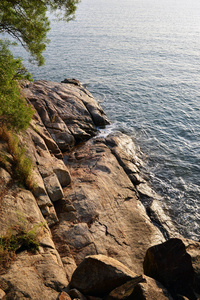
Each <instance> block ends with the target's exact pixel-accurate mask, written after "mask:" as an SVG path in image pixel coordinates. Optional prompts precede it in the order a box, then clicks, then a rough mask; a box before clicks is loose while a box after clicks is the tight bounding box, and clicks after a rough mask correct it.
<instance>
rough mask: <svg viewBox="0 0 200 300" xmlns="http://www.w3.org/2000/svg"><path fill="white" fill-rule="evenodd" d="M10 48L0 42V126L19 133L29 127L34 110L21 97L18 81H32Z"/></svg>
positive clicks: (6, 43) (7, 44) (5, 43)
mask: <svg viewBox="0 0 200 300" xmlns="http://www.w3.org/2000/svg"><path fill="white" fill-rule="evenodd" d="M8 46H9V43H8V42H2V41H1V40H0V125H1V126H2V125H6V126H7V127H8V128H12V129H15V130H16V131H19V130H21V129H25V128H27V127H28V125H29V122H30V120H31V117H32V114H33V110H32V108H31V107H30V105H28V104H27V102H26V101H25V99H24V98H23V96H22V95H21V93H20V89H19V84H18V80H20V79H30V74H28V72H27V71H26V69H25V68H24V66H23V65H22V62H21V59H14V57H13V55H12V54H11V52H10V50H9V49H8Z"/></svg>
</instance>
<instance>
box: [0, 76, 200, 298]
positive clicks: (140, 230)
mask: <svg viewBox="0 0 200 300" xmlns="http://www.w3.org/2000/svg"><path fill="white" fill-rule="evenodd" d="M24 93H25V96H26V99H27V101H28V103H30V104H31V105H33V107H34V108H35V114H34V117H33V119H32V121H31V124H30V127H29V128H28V129H27V130H26V132H25V133H24V134H21V135H20V136H19V138H20V141H21V143H22V144H23V145H24V146H26V148H27V155H28V156H30V157H31V159H32V161H33V164H34V171H33V180H34V181H35V182H36V185H35V186H34V189H33V191H32V192H30V191H28V190H25V189H23V188H21V187H19V186H17V184H16V183H15V182H13V181H12V178H11V175H12V174H11V175H10V174H8V173H7V172H6V171H5V170H4V169H2V168H0V172H1V181H2V189H3V190H2V193H4V197H3V198H2V204H1V210H2V218H1V220H0V226H1V228H2V234H6V232H7V231H8V229H9V228H13V226H14V227H16V226H22V224H21V223H20V222H22V220H25V221H23V224H26V226H27V227H30V228H35V227H34V226H38V233H37V234H38V235H37V237H38V241H39V244H40V248H39V251H38V252H37V253H36V254H30V253H29V252H28V251H27V250H26V249H25V251H24V250H22V251H21V252H19V254H17V255H16V260H14V261H13V262H11V264H10V266H9V268H8V269H6V270H4V272H3V273H1V274H0V284H1V282H4V286H5V287H3V286H2V285H1V286H0V288H1V289H2V290H3V292H4V293H5V294H6V296H7V297H8V299H9V297H10V299H11V298H12V297H15V299H23V297H22V295H24V293H26V294H28V295H29V298H30V299H35V300H36V299H39V298H40V299H41V298H44V299H47V298H48V299H52V300H54V299H59V300H61V299H62V298H59V297H61V295H62V294H64V293H66V294H67V295H68V296H67V297H70V298H67V299H72V300H73V299H75V298H77V297H78V298H79V299H83V298H81V297H82V296H80V294H79V296H77V294H76V296H73V295H74V294H73V293H74V292H73V293H72V290H73V289H74V288H75V289H78V291H79V292H81V293H83V294H84V297H86V298H87V299H88V300H91V298H90V297H91V296H96V297H97V296H98V297H100V298H101V299H103V298H104V299H105V295H106V297H108V294H109V293H110V292H112V290H113V289H114V288H117V287H119V286H121V285H123V284H124V283H125V282H126V281H128V282H129V281H130V280H132V279H133V278H137V280H139V281H136V282H135V283H134V285H133V286H132V290H131V291H132V292H133V294H134V293H136V290H137V289H139V290H140V289H142V290H141V291H143V292H141V293H144V291H146V292H145V293H147V294H148V295H149V293H152V294H156V295H157V296H156V297H157V299H163V300H164V299H171V298H170V297H171V296H170V295H169V297H168V298H166V297H165V296H164V295H165V294H166V293H168V291H170V293H172V294H173V293H175V295H176V294H177V293H180V292H181V293H182V295H185V296H187V295H193V293H194V292H193V289H194V290H195V293H197V292H198V289H197V288H196V285H197V286H198V284H199V265H198V257H199V256H200V244H199V243H197V242H194V241H190V240H184V239H183V238H182V237H181V236H180V235H179V234H178V233H177V232H176V230H175V228H174V226H173V223H172V222H171V220H170V218H168V217H167V216H166V215H165V213H164V211H162V209H161V207H160V206H159V202H158V201H157V199H156V198H157V197H158V196H157V195H156V194H155V193H154V192H153V191H152V190H151V189H150V187H149V186H148V185H147V183H146V182H145V181H144V179H143V178H142V177H141V174H140V171H139V166H140V165H141V164H142V161H141V160H140V159H139V158H138V156H137V153H136V149H135V145H134V142H133V139H132V138H131V137H130V136H127V135H125V134H123V133H120V132H118V133H117V132H115V133H111V134H109V135H108V136H106V137H105V136H104V137H103V136H98V135H97V129H98V127H105V126H106V124H108V123H109V121H108V119H107V117H106V115H105V113H104V111H103V110H102V108H101V107H100V106H99V105H98V103H97V102H96V101H95V99H94V98H93V96H92V95H91V94H90V93H89V92H88V91H87V90H85V88H84V87H83V86H82V85H81V84H80V82H79V81H76V80H73V82H72V80H70V81H69V80H68V81H67V82H65V83H55V82H49V81H44V80H42V81H36V82H34V83H27V85H26V86H25V87H24ZM0 145H1V147H4V144H1V143H0ZM2 149H3V148H2ZM63 155H67V158H66V156H65V157H64V158H65V160H63ZM64 162H65V163H64ZM8 187H10V188H9V189H8ZM13 195H14V196H13ZM141 196H142V197H144V198H145V199H148V209H147V208H144V205H143V204H142V202H141V200H140V197H141ZM148 215H150V217H151V219H150V218H149V216H148ZM19 216H20V218H19ZM152 220H153V221H152ZM39 224H43V225H42V226H40V227H39ZM161 225H162V228H163V230H161V228H160V227H161ZM11 226H12V227H11ZM168 242H169V244H170V243H172V244H173V246H170V248H169V250H170V249H175V255H177V253H178V252H177V251H176V249H177V248H176V247H179V246H180V247H181V249H182V250H181V251H182V252H181V257H183V261H184V259H185V257H186V259H187V257H188V255H189V254H188V253H190V261H189V267H188V269H187V272H186V274H187V276H190V274H191V273H190V270H191V269H192V272H194V274H195V280H196V281H197V282H196V281H195V284H194V287H192V289H191V287H189V290H187V288H186V289H185V284H184V280H185V278H184V279H183V283H182V284H181V290H177V287H178V286H179V284H178V283H177V282H176V278H174V279H173V286H174V285H175V291H174V288H172V286H168V285H166V284H165V282H164V283H163V282H162V284H164V285H166V286H165V287H166V288H167V289H168V291H165V288H164V287H161V288H159V290H157V283H156V278H155V277H154V276H151V275H150V274H149V273H148V272H147V273H148V274H147V273H145V274H144V272H146V271H145V270H143V264H144V258H145V257H146V255H147V251H148V250H149V249H152V248H153V247H157V246H159V245H166V247H168ZM165 243H167V244H165ZM191 249H192V250H191ZM193 250H195V253H194V252H192V251H193ZM170 251H171V250H170ZM176 252H177V253H176ZM156 256H157V255H156ZM88 257H89V260H88ZM158 257H159V254H158ZM90 259H92V261H93V259H94V261H93V263H92V267H93V266H95V264H97V263H99V264H100V265H99V267H98V272H103V273H101V274H102V275H97V278H98V280H99V278H100V277H99V276H103V278H104V280H103V282H105V281H107V280H108V281H109V280H110V279H109V278H112V276H114V277H113V278H116V277H115V276H116V274H119V273H120V274H121V272H122V273H123V274H126V276H127V274H129V275H128V277H126V280H125V281H124V279H120V280H118V279H116V285H114V286H113V285H111V286H109V288H108V287H106V288H105V286H103V285H101V288H100V290H99V288H98V289H97V290H95V288H94V287H93V283H92V282H91V281H90V280H93V279H94V277H93V274H95V270H94V271H93V272H90V271H88V268H89V269H90V267H89V266H90V265H89V261H90ZM175 261H177V260H176V259H175ZM85 264H86V269H85V267H84V268H83V270H82V266H83V265H84V266H85ZM148 264H149V262H148V263H147V265H148ZM181 264H182V263H181ZM181 264H179V265H177V266H176V268H178V270H180V271H179V272H182V271H181ZM33 265H34V268H33ZM105 265H106V266H108V265H110V266H111V270H112V272H111V273H109V274H110V275H109V276H111V277H109V278H107V279H105V278H106V277H105V276H107V275H106V274H107V271H103V270H104V267H105ZM169 265H171V266H172V269H173V268H174V267H173V263H172V262H169ZM106 268H107V267H106ZM113 268H114V269H115V268H116V270H117V271H116V272H114V273H113V270H114V269H113ZM127 268H128V270H127ZM176 268H175V269H176ZM80 269H81V271H80ZM119 270H120V271H119ZM122 270H123V271H122ZM160 271H161V272H162V271H165V272H166V270H164V269H163V268H162V267H159V272H160ZM79 272H80V274H79ZM109 272H110V271H109ZM127 272H128V273H127ZM77 273H78V274H79V275H77ZM133 273H134V274H136V275H133ZM98 274H100V273H98ZM184 274H185V273H184ZM90 275H91V276H90ZM146 275H147V276H146ZM77 276H78V277H77ZM79 276H80V278H79ZM87 276H89V278H88V280H87V281H88V282H89V290H88V288H87V289H85V287H83V286H82V281H83V278H87ZM117 276H118V275H117ZM123 276H124V275H123ZM148 276H151V277H152V278H149V277H148ZM192 276H193V275H192ZM78 278H79V279H78ZM123 278H124V277H123ZM153 278H154V279H153ZM77 280H78V281H77ZM79 280H81V283H80V281H79ZM77 282H79V283H78V284H77ZM33 284H34V285H33ZM101 284H102V283H101ZM141 284H142V286H141ZM97 285H99V282H98V283H97ZM2 287H3V288H2ZM29 287H31V288H29ZM135 287H137V288H136V290H135ZM186 287H187V285H186ZM182 288H183V289H182ZM38 291H39V294H38ZM0 292H1V290H0ZM132 292H131V293H132ZM88 293H89V294H88ZM145 295H146V294H145ZM65 296H66V295H65ZM109 297H111V296H109ZM112 297H113V296H112ZM134 297H135V298H133V299H139V298H138V295H136V296H134ZM145 297H146V296H145ZM92 299H93V298H92ZM108 299H109V298H108ZM112 299H113V298H112ZM114 299H115V298H114ZM131 299H132V298H131ZM142 299H143V298H142ZM145 299H148V298H145ZM191 299H192V298H191ZM193 299H197V298H193Z"/></svg>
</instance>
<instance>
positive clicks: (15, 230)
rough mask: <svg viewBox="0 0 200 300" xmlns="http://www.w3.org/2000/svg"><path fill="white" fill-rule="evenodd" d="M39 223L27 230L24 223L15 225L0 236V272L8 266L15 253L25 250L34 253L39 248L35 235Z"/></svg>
mask: <svg viewBox="0 0 200 300" xmlns="http://www.w3.org/2000/svg"><path fill="white" fill-rule="evenodd" d="M40 225H41V224H39V225H38V224H37V225H35V226H34V227H33V228H32V229H29V230H28V229H27V228H26V226H25V225H24V224H20V225H15V226H13V227H12V228H11V229H10V230H8V232H7V233H6V234H5V235H4V236H2V237H0V273H1V272H3V271H4V270H5V269H6V268H8V267H9V266H10V264H11V263H12V262H13V261H14V260H15V258H16V254H17V253H19V252H21V251H24V250H27V251H30V252H32V253H34V254H35V253H36V252H37V251H38V250H39V242H38V240H37V235H38V227H39V226H40Z"/></svg>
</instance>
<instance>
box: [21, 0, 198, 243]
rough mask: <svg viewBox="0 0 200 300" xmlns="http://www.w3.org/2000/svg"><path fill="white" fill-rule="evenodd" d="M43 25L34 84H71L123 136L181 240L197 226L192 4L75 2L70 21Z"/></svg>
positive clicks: (173, 0)
mask: <svg viewBox="0 0 200 300" xmlns="http://www.w3.org/2000/svg"><path fill="white" fill-rule="evenodd" d="M50 19H51V27H52V29H51V31H50V32H49V34H48V37H49V38H50V39H51V43H50V44H49V45H48V47H47V50H46V52H45V53H44V56H45V59H46V64H45V66H44V67H41V68H37V67H36V66H33V65H30V64H28V63H27V62H26V55H25V53H24V52H23V50H22V49H21V48H20V49H18V51H19V55H23V56H24V57H25V63H26V65H27V67H28V68H29V71H30V72H31V73H32V74H33V76H34V78H35V79H46V80H53V81H61V80H63V79H64V78H76V79H78V80H80V81H81V82H82V83H83V84H86V85H87V88H88V89H89V90H90V91H91V92H92V93H93V95H94V96H95V97H96V99H97V100H98V101H100V102H102V103H101V105H102V107H103V108H104V110H105V112H106V113H107V115H108V117H109V119H110V120H111V122H112V125H111V127H109V128H108V129H109V130H121V131H122V132H125V133H127V134H129V135H131V136H132V137H133V138H134V140H135V142H136V144H137V146H138V149H139V147H140V149H141V152H142V153H143V154H142V157H143V160H144V162H145V170H143V171H144V172H145V173H146V174H147V175H148V178H149V183H150V184H151V185H152V186H153V188H154V189H155V191H156V192H157V193H158V194H160V195H161V196H162V198H161V199H162V200H160V201H161V205H166V206H167V208H168V212H169V214H170V216H171V217H172V219H173V220H174V222H176V223H177V226H178V229H179V231H180V233H181V234H183V235H184V236H185V237H189V238H193V239H196V240H199V225H200V220H199V217H200V1H199V0H190V1H188V0H82V2H81V4H80V5H79V6H78V10H77V13H76V20H75V21H72V22H69V23H65V22H63V21H61V22H58V21H55V20H54V18H53V16H52V15H50Z"/></svg>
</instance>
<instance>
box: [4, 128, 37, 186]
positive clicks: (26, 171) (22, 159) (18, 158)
mask: <svg viewBox="0 0 200 300" xmlns="http://www.w3.org/2000/svg"><path fill="white" fill-rule="evenodd" d="M0 138H1V139H2V140H4V141H5V142H7V145H8V151H9V153H10V154H11V156H12V161H10V163H11V166H12V176H13V177H14V179H15V180H17V181H18V182H19V183H20V184H22V185H23V186H25V187H27V188H28V189H29V190H32V189H33V188H34V182H33V179H32V170H33V164H32V160H31V158H30V157H29V156H27V154H26V149H25V147H24V146H22V145H20V143H19V139H18V137H17V135H16V134H15V133H14V132H11V131H9V130H8V129H7V128H5V127H2V128H1V129H0ZM6 157H7V156H6V153H2V152H1V153H0V165H2V166H3V167H4V168H5V169H6V170H7V171H10V170H9V168H8V161H7V159H6Z"/></svg>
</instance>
